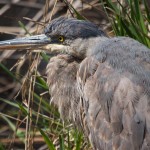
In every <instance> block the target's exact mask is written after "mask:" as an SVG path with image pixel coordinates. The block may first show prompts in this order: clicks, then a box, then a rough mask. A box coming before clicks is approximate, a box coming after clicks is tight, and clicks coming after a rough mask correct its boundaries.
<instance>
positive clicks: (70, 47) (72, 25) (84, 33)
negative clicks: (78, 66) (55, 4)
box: [0, 17, 106, 58]
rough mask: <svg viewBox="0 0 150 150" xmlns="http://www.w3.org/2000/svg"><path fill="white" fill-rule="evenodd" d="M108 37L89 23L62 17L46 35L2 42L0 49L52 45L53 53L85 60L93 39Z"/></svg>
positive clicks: (46, 29) (51, 26)
mask: <svg viewBox="0 0 150 150" xmlns="http://www.w3.org/2000/svg"><path fill="white" fill-rule="evenodd" d="M99 36H106V34H105V33H104V32H103V31H102V30H100V29H98V28H97V26H96V25H94V24H93V23H90V22H88V21H81V20H77V19H74V18H70V19H67V18H64V17H60V18H57V19H54V20H52V21H51V23H50V24H48V26H47V27H46V28H45V30H44V34H42V35H35V36H31V37H25V38H18V39H14V40H8V41H2V42H0V49H16V48H24V47H25V48H31V47H39V46H43V45H47V44H50V45H51V46H50V47H51V49H52V51H53V50H56V51H57V52H58V51H60V52H62V47H61V46H60V47H57V48H53V45H55V46H56V45H62V46H63V52H65V53H68V54H70V55H73V56H77V57H80V58H83V57H84V55H85V54H86V50H87V47H88V40H89V39H91V38H95V37H99Z"/></svg>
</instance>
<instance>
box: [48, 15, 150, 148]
mask: <svg viewBox="0 0 150 150" xmlns="http://www.w3.org/2000/svg"><path fill="white" fill-rule="evenodd" d="M76 23H77V26H75V25H76ZM80 24H81V25H80ZM53 25H55V26H53ZM72 25H73V26H72ZM86 25H89V26H86ZM75 27H76V28H77V29H75ZM49 28H51V31H50V32H49ZM53 28H54V30H53ZM78 28H79V29H78ZM70 29H71V31H72V32H71V31H70ZM74 29H75V30H74ZM88 29H90V33H91V32H92V31H94V32H98V34H95V33H93V34H91V35H92V36H91V37H90V35H89V34H88ZM82 30H83V31H84V32H82ZM76 31H80V32H76ZM55 32H56V33H59V34H60V35H63V36H64V37H65V40H66V43H67V42H68V41H69V42H68V43H69V48H67V50H66V52H67V54H60V55H58V56H55V57H54V58H52V59H51V60H50V62H49V64H48V66H47V79H48V85H49V87H50V93H51V96H52V101H53V103H54V104H55V105H57V106H58V109H59V112H60V114H61V116H62V118H64V119H70V120H71V121H72V122H73V123H74V124H75V125H76V126H79V127H80V128H82V129H83V131H84V133H85V135H86V136H88V137H89V140H90V141H91V143H92V145H93V148H94V149H97V150H103V149H104V150H111V149H119V150H127V149H130V150H138V149H142V150H146V149H147V150H148V149H150V50H149V49H148V48H147V47H146V46H144V45H142V44H141V43H139V42H137V41H135V40H133V39H131V38H128V37H115V38H108V37H106V36H105V34H104V33H103V32H101V30H98V28H97V27H96V26H95V25H92V23H89V22H86V21H78V20H75V19H65V18H59V19H56V20H54V21H52V23H50V25H49V26H48V28H47V29H46V35H48V36H50V37H51V38H52V39H53V36H54V35H55ZM47 33H49V34H47ZM51 33H52V34H51ZM84 33H87V35H88V37H87V38H86V39H82V37H84V36H86V34H85V35H82V34H84ZM99 33H100V34H99ZM93 35H95V37H93ZM68 37H69V38H68ZM70 37H71V38H73V39H70ZM79 39H82V40H81V41H82V42H81V41H80V40H79ZM67 40H68V41H67ZM70 40H71V41H70ZM66 43H65V44H64V45H67V44H66ZM75 43H76V44H75ZM62 44H63V43H62ZM68 51H69V53H68ZM76 54H77V55H76ZM79 55H82V57H78V56H79Z"/></svg>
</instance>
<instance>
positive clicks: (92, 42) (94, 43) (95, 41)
mask: <svg viewBox="0 0 150 150" xmlns="http://www.w3.org/2000/svg"><path fill="white" fill-rule="evenodd" d="M106 40H108V37H105V36H101V37H96V38H95V37H94V38H89V39H88V41H87V44H88V47H87V51H86V57H88V56H92V55H95V54H97V53H98V51H99V45H100V44H101V43H102V42H103V41H106Z"/></svg>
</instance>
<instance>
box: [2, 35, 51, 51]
mask: <svg viewBox="0 0 150 150" xmlns="http://www.w3.org/2000/svg"><path fill="white" fill-rule="evenodd" d="M50 43H51V39H50V38H48V37H47V36H46V35H45V34H41V35H34V36H30V37H23V38H17V39H12V40H6V41H0V50H6V49H8V50H10V49H20V48H34V47H40V46H44V45H46V44H50Z"/></svg>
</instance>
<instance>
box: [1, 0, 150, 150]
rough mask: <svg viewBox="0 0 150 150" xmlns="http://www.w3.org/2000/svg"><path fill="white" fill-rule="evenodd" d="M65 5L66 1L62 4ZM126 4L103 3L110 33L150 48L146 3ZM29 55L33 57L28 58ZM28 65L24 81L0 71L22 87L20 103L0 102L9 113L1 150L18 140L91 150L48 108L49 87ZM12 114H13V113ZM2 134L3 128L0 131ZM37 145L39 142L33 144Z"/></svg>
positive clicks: (30, 145)
mask: <svg viewBox="0 0 150 150" xmlns="http://www.w3.org/2000/svg"><path fill="white" fill-rule="evenodd" d="M64 2H65V3H66V4H68V3H67V1H66V0H64ZM125 2H126V3H125V4H122V3H120V2H119V1H117V2H115V3H113V2H112V1H111V0H106V1H102V0H100V1H99V3H102V4H103V7H104V11H105V13H106V14H107V16H108V18H109V21H110V22H111V25H112V28H113V32H114V34H115V35H116V36H129V37H132V38H134V39H136V40H138V41H140V42H141V43H143V44H145V45H146V46H148V47H150V40H149V37H148V32H149V31H148V24H149V23H150V12H149V8H148V5H147V3H146V0H143V1H140V2H139V1H136V0H127V1H125ZM68 5H69V8H70V9H71V10H72V11H73V12H74V14H76V17H77V18H78V19H85V18H84V16H81V15H80V13H79V12H78V11H77V10H75V9H74V8H73V6H72V5H71V4H68ZM141 7H142V8H141ZM19 24H20V26H21V27H22V28H23V29H24V30H25V31H26V32H27V33H28V34H30V33H29V31H28V30H27V29H26V28H25V26H24V25H23V24H22V23H21V22H19ZM31 55H32V54H31ZM37 59H43V60H44V61H45V62H48V59H49V56H48V55H46V54H45V53H43V52H40V53H38V54H36V55H34V61H36V60H37ZM34 61H33V62H31V64H30V65H31V66H32V67H31V68H29V70H28V71H29V72H28V73H27V75H26V78H25V80H22V78H21V77H20V76H21V75H20V76H18V75H16V74H15V72H12V71H10V70H9V69H8V68H7V67H6V66H5V65H4V64H2V63H1V64H0V68H1V69H2V70H3V71H5V72H6V73H7V74H8V75H9V77H10V78H12V79H13V80H14V81H15V82H16V83H19V84H20V83H21V84H23V85H24V86H23V87H22V99H21V97H17V98H14V99H4V98H0V102H3V103H5V104H7V105H8V107H9V108H11V110H7V111H5V112H4V113H2V112H1V113H0V118H1V120H2V121H3V122H4V124H7V126H8V127H9V131H10V134H9V135H8V136H9V138H8V139H7V140H8V145H3V142H1V143H0V149H9V148H13V146H14V145H15V142H16V141H17V140H18V139H19V140H20V142H21V144H22V145H23V146H24V147H25V148H26V149H34V148H35V147H36V148H37V147H38V144H37V146H36V145H35V144H34V142H36V141H37V140H38V138H40V137H41V136H42V137H43V138H42V139H41V141H42V140H44V141H45V144H46V147H47V148H48V149H50V150H56V149H60V150H72V149H74V150H80V149H86V150H88V149H91V146H90V145H89V143H88V142H87V140H85V138H84V136H83V135H82V133H80V132H79V131H77V130H75V129H74V128H73V126H72V124H70V123H69V122H67V123H65V124H64V123H63V122H62V121H61V119H60V116H59V113H58V111H57V109H56V108H55V107H54V106H53V105H50V104H49V96H47V94H45V92H48V87H47V85H46V81H45V78H44V77H41V75H40V73H39V72H38V71H37V65H38V63H35V62H34ZM12 110H13V111H12ZM0 131H1V132H2V126H1V130H0ZM36 143H38V142H36Z"/></svg>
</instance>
